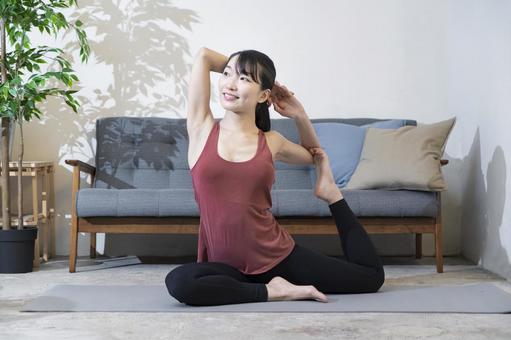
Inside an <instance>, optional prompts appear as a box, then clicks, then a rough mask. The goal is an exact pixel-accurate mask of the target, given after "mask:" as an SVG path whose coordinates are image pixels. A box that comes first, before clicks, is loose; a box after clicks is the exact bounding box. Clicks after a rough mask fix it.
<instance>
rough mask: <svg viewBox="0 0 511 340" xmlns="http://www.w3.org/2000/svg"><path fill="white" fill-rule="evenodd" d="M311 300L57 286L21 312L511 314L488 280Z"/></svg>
mask: <svg viewBox="0 0 511 340" xmlns="http://www.w3.org/2000/svg"><path fill="white" fill-rule="evenodd" d="M327 297H328V299H329V302H328V303H324V302H319V301H315V300H299V301H270V302H256V303H241V304H229V305H218V306H189V305H186V304H184V303H180V302H179V301H177V300H176V299H174V298H173V297H172V296H171V295H169V293H168V292H167V289H166V287H165V286H164V285H161V286H155V285H151V286H149V285H138V286H120V285H115V286H114V285H110V286H108V285H57V286H55V287H53V288H51V289H50V290H48V291H47V292H45V293H44V294H43V295H42V296H40V297H38V298H36V299H34V300H32V301H30V302H28V303H26V304H25V305H24V306H23V309H22V310H21V311H22V312H241V313H247V312H248V313H250V312H258V313H260V312H285V313H318V312H325V313H337V312H350V313H356V312H409V313H424V312H432V313H511V294H508V293H506V292H505V291H504V290H502V289H501V288H499V287H497V286H496V285H494V284H492V283H476V284H466V285H458V286H421V287H418V286H385V285H384V286H383V287H381V289H380V290H379V291H378V292H376V293H364V294H327Z"/></svg>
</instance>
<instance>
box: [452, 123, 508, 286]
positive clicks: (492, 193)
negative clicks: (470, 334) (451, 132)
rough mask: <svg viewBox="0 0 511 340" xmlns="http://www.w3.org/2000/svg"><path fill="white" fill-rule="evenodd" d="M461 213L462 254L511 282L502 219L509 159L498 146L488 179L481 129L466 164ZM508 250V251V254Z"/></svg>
mask: <svg viewBox="0 0 511 340" xmlns="http://www.w3.org/2000/svg"><path fill="white" fill-rule="evenodd" d="M464 163H465V164H466V166H465V168H464V169H463V171H464V172H465V173H464V174H463V176H462V178H463V179H465V183H463V205H462V213H461V247H462V254H463V255H464V256H465V257H467V258H468V259H470V260H472V261H473V262H474V263H476V264H479V265H482V266H483V267H484V268H486V269H488V270H490V271H492V272H494V273H497V274H499V275H502V276H503V277H504V278H507V279H508V280H509V279H510V278H511V277H510V274H511V269H510V268H511V263H510V260H509V259H510V258H511V254H508V251H510V247H511V245H509V244H508V245H505V246H504V244H503V243H504V241H505V238H504V233H503V231H502V228H503V226H502V217H503V214H504V207H505V203H506V202H505V201H506V159H505V157H504V151H503V149H502V147H500V146H497V147H496V148H495V150H494V151H493V155H492V158H491V160H490V162H489V163H488V168H487V171H486V179H485V178H484V174H483V173H482V170H481V143H480V134H479V128H478V129H477V131H476V134H475V137H474V142H473V143H472V146H471V148H470V152H469V154H468V155H467V157H466V158H465V160H464ZM506 247H507V250H506Z"/></svg>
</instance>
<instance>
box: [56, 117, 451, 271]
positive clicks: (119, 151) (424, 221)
mask: <svg viewBox="0 0 511 340" xmlns="http://www.w3.org/2000/svg"><path fill="white" fill-rule="evenodd" d="M217 120H218V119H217ZM384 120H385V119H373V118H346V119H343V118H328V119H327V118H320V119H311V122H312V123H316V122H340V123H345V124H353V125H357V126H361V125H363V124H368V123H371V122H376V121H384ZM416 124H417V122H416V121H414V120H406V121H405V125H416ZM272 129H274V130H277V131H279V132H280V133H281V134H282V135H284V136H285V137H286V138H288V139H289V140H291V141H293V142H295V143H298V144H299V143H300V139H299V135H298V130H297V128H296V125H295V122H294V121H293V120H291V119H272ZM96 140H97V149H96V155H95V166H93V165H89V164H86V163H84V162H82V161H79V160H66V163H67V164H69V165H71V166H72V167H73V183H72V202H73V204H72V223H71V230H70V256H69V271H70V272H75V270H76V257H77V240H78V233H80V232H81V233H83V232H85V233H90V235H91V237H90V257H91V258H94V257H95V256H96V233H176V234H177V233H180V234H182V233H187V234H198V228H199V211H198V207H197V204H196V202H195V198H194V193H193V189H192V181H191V176H190V173H189V167H188V162H187V151H188V134H187V130H186V120H185V119H182V118H157V117H149V118H143V117H106V118H100V119H98V120H97V121H96ZM441 164H442V165H445V164H447V161H446V160H441ZM275 168H276V174H275V182H274V185H273V188H272V192H271V197H272V209H271V211H272V213H273V214H274V215H275V217H276V218H277V220H278V222H279V224H280V225H281V226H282V227H284V228H286V229H287V230H288V231H289V232H290V233H291V234H310V235H334V234H337V233H338V231H337V229H336V227H335V224H334V221H333V218H332V217H331V215H330V211H329V209H328V206H327V204H325V202H324V201H322V200H320V199H318V198H316V197H315V196H314V194H313V188H314V184H315V179H316V172H315V169H314V167H313V166H312V165H296V164H286V163H283V162H276V163H275ZM81 173H87V174H89V175H90V176H91V181H90V182H91V186H90V187H87V188H80V177H81V176H80V175H81ZM341 190H342V192H343V195H344V197H345V199H346V201H347V202H348V204H349V205H350V207H351V208H352V210H353V211H354V213H355V215H356V216H357V217H358V218H359V220H360V222H361V223H362V225H363V226H364V228H365V229H366V231H367V232H368V233H369V234H390V233H413V234H415V240H416V252H415V257H416V258H421V256H422V248H421V245H422V234H423V233H432V234H433V235H434V240H435V252H436V268H437V272H438V273H442V272H443V257H442V224H441V195H440V192H434V191H415V190H381V189H372V190H343V189H342V188H341Z"/></svg>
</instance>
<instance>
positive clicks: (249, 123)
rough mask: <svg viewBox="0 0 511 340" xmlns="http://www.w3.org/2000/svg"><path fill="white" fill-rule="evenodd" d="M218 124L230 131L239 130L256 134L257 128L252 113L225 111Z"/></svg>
mask: <svg viewBox="0 0 511 340" xmlns="http://www.w3.org/2000/svg"><path fill="white" fill-rule="evenodd" d="M220 126H221V127H222V128H223V129H225V130H228V131H230V132H241V133H243V134H252V133H254V134H257V133H258V132H259V128H258V127H257V125H256V123H255V112H254V114H237V113H234V112H232V111H225V115H224V118H222V120H221V124H220Z"/></svg>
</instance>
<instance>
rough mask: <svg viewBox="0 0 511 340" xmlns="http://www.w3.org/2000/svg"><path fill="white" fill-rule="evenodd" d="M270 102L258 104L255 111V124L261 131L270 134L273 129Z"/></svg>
mask: <svg viewBox="0 0 511 340" xmlns="http://www.w3.org/2000/svg"><path fill="white" fill-rule="evenodd" d="M268 107H269V106H268V102H267V101H266V102H263V103H258V104H257V106H256V110H255V123H256V125H257V127H258V128H259V129H260V130H263V132H268V131H270V129H271V122H270V110H268Z"/></svg>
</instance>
